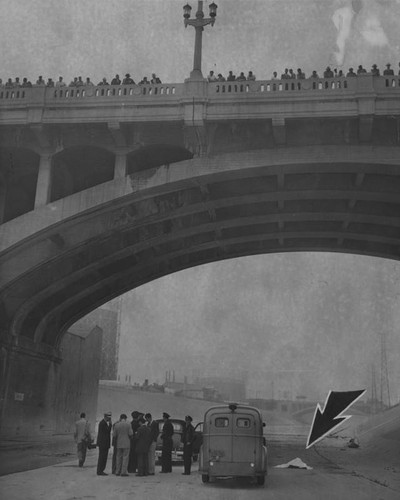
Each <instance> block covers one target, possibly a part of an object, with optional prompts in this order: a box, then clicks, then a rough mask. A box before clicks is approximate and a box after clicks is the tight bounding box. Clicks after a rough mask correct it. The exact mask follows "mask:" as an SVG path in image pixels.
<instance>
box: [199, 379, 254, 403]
mask: <svg viewBox="0 0 400 500" xmlns="http://www.w3.org/2000/svg"><path fill="white" fill-rule="evenodd" d="M196 384H197V385H201V386H202V387H207V388H211V387H212V388H214V390H215V391H216V393H219V395H220V398H221V399H222V400H224V401H244V400H245V399H246V383H245V381H244V380H240V379H234V378H231V377H201V378H198V379H197V380H196Z"/></svg>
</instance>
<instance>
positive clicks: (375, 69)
mask: <svg viewBox="0 0 400 500" xmlns="http://www.w3.org/2000/svg"><path fill="white" fill-rule="evenodd" d="M371 74H372V76H380V74H381V73H380V71H379V68H378V66H377V65H376V64H373V65H372V69H371Z"/></svg>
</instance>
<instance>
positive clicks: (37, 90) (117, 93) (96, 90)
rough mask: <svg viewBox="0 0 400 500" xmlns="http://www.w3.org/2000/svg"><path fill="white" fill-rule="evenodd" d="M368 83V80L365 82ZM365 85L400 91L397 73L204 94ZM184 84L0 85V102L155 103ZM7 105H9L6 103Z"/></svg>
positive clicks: (265, 83) (221, 85)
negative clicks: (90, 101)
mask: <svg viewBox="0 0 400 500" xmlns="http://www.w3.org/2000/svg"><path fill="white" fill-rule="evenodd" d="M368 82H370V83H368ZM366 83H367V84H368V88H370V89H371V90H375V91H377V92H390V91H391V89H396V90H397V91H398V90H400V75H399V76H397V75H396V76H380V77H372V76H371V75H365V76H357V77H352V78H350V77H349V78H348V77H336V78H307V79H304V80H259V81H243V82H241V81H234V82H208V84H207V88H208V90H207V94H208V96H209V97H213V96H215V97H217V96H218V95H228V94H236V95H241V94H242V95H244V94H265V95H267V94H270V95H271V97H272V95H273V94H275V93H282V94H284V93H291V94H296V93H300V92H301V93H302V94H303V95H304V94H306V93H308V94H312V93H325V92H326V93H330V92H342V91H351V92H357V90H358V89H361V90H362V91H364V90H365V86H364V85H365V84H366ZM184 91H185V84H184V83H180V84H156V85H154V84H149V85H104V86H103V85H98V86H82V87H37V86H33V87H32V88H15V89H11V88H4V87H2V88H0V105H2V104H4V105H5V104H6V103H9V102H10V101H14V102H15V104H17V103H21V101H23V102H26V103H28V102H29V104H31V103H35V104H39V103H43V104H44V105H46V104H50V103H51V102H54V101H63V102H65V101H80V100H84V101H88V100H96V99H98V100H100V99H116V100H117V99H132V100H136V99H139V100H140V99H146V101H145V102H146V103H149V102H150V101H149V100H148V99H147V98H149V97H151V98H152V100H153V99H154V103H155V104H157V99H158V98H166V99H173V100H176V99H177V98H180V97H182V96H183V95H184ZM7 106H9V104H7Z"/></svg>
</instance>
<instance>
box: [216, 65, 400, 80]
mask: <svg viewBox="0 0 400 500" xmlns="http://www.w3.org/2000/svg"><path fill="white" fill-rule="evenodd" d="M364 74H369V75H372V76H381V72H380V70H379V68H378V66H377V65H376V64H373V65H372V67H371V70H370V71H369V72H368V71H367V70H366V69H365V68H364V67H363V66H362V64H360V65H359V66H358V68H357V71H354V68H349V70H348V71H347V73H346V74H345V73H344V72H343V70H341V69H339V70H338V69H337V68H334V69H331V68H330V66H327V68H326V69H325V71H324V72H323V73H322V75H321V76H320V75H319V74H318V72H317V71H316V70H313V71H312V72H311V74H310V75H309V76H308V78H342V77H350V78H351V77H356V76H358V75H364ZM382 75H383V76H390V75H393V76H394V70H393V69H392V67H391V64H390V63H387V64H386V69H384V70H383V72H382ZM398 75H400V62H399V71H398ZM306 78H307V76H306V74H305V72H304V71H303V70H302V69H301V68H297V70H296V72H295V71H294V70H293V69H292V68H290V69H289V68H285V70H284V72H283V73H281V75H280V76H279V75H278V72H277V71H274V72H273V73H272V77H271V80H291V79H293V80H304V79H306ZM207 80H208V81H209V82H241V81H252V80H256V76H255V74H254V73H253V71H249V72H248V74H247V76H246V75H245V74H244V72H243V71H242V72H240V74H239V75H238V76H236V75H234V74H233V71H229V73H228V75H227V76H226V77H225V76H223V75H222V74H221V73H218V74H217V75H216V74H215V73H214V71H213V70H211V71H210V72H209V74H208V76H207Z"/></svg>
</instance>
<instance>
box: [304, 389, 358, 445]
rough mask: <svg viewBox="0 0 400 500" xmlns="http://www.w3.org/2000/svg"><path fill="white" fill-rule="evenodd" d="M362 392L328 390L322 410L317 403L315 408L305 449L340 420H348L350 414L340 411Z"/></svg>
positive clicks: (333, 427) (336, 425)
mask: <svg viewBox="0 0 400 500" xmlns="http://www.w3.org/2000/svg"><path fill="white" fill-rule="evenodd" d="M364 393H365V389H363V390H361V391H348V392H337V391H329V394H328V396H327V398H326V401H325V408H324V410H323V411H322V409H321V406H320V405H319V404H317V407H316V409H315V413H314V418H313V422H312V424H311V429H310V434H309V435H308V440H307V446H306V449H308V448H310V447H311V446H313V445H314V444H315V443H317V442H318V441H320V440H321V439H322V438H324V437H325V436H326V435H327V434H329V433H330V432H332V431H333V429H335V428H336V427H338V426H339V425H340V424H341V423H342V422H344V421H345V420H348V419H349V418H350V417H351V415H342V413H343V412H344V411H346V410H347V408H349V406H351V405H352V404H353V403H355V402H356V401H357V399H359V398H361V396H362V395H363V394H364Z"/></svg>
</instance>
